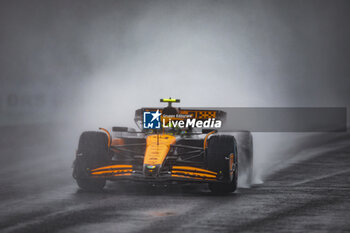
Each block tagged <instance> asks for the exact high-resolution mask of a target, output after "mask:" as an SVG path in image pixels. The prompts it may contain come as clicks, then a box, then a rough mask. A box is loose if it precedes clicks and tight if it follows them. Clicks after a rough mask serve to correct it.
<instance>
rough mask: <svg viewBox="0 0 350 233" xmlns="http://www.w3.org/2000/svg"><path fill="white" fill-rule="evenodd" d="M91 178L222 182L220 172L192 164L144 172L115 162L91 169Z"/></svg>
mask: <svg viewBox="0 0 350 233" xmlns="http://www.w3.org/2000/svg"><path fill="white" fill-rule="evenodd" d="M90 178H103V179H108V180H123V179H128V180H135V181H149V182H162V181H170V182H171V181H179V182H202V183H203V182H204V183H210V182H220V180H219V179H218V178H219V177H218V173H217V172H214V171H209V170H206V169H203V168H198V167H192V166H172V167H171V168H170V169H169V170H168V171H161V172H159V174H151V175H149V174H148V173H144V172H143V171H140V170H137V169H136V168H134V166H133V165H127V164H115V165H108V166H103V167H98V168H95V169H92V170H90Z"/></svg>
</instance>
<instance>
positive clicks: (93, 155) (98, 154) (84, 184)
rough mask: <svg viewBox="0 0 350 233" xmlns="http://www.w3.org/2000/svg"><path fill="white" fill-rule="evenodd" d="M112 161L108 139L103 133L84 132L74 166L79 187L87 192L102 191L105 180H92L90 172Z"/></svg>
mask: <svg viewBox="0 0 350 233" xmlns="http://www.w3.org/2000/svg"><path fill="white" fill-rule="evenodd" d="M109 159H110V156H109V149H108V137H107V135H106V134H105V133H103V132H95V131H87V132H83V133H82V134H81V135H80V138H79V145H78V150H77V157H76V159H75V161H74V165H73V177H74V178H75V179H76V181H77V184H78V186H79V187H80V188H81V189H83V190H87V191H98V190H102V189H103V188H104V186H105V184H106V180H105V179H103V178H91V177H90V174H89V173H90V170H91V169H93V168H95V167H98V166H101V165H104V164H106V163H107V162H108V160H109Z"/></svg>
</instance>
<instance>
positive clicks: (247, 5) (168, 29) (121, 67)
mask: <svg viewBox="0 0 350 233" xmlns="http://www.w3.org/2000/svg"><path fill="white" fill-rule="evenodd" d="M349 8H350V4H349V3H348V2H347V1H332V2H331V1H306V2H305V1H220V0H217V1H214V0H211V1H205V0H202V1H142V2H141V1H74V2H72V1H56V2H51V1H50V2H47V1H30V2H25V1H22V2H19V1H2V2H1V7H0V29H1V37H0V51H1V54H2V56H1V58H0V59H1V60H0V68H1V70H0V76H1V79H0V90H1V96H0V100H1V108H0V109H1V116H2V118H1V125H2V126H8V125H12V126H19V127H21V126H23V125H42V124H43V123H45V124H48V125H50V127H52V130H53V131H54V132H55V135H54V138H55V139H56V142H57V143H61V144H65V145H66V147H65V149H66V150H67V151H68V150H71V151H72V154H73V152H74V149H75V148H74V146H75V145H76V143H77V138H78V136H79V134H80V132H81V131H83V130H88V129H89V130H97V128H98V127H106V128H108V127H111V126H113V125H120V126H131V127H134V123H133V117H134V110H135V109H137V108H140V107H145V106H149V107H152V106H161V105H160V103H159V99H160V98H165V97H173V98H180V99H181V102H182V103H181V106H184V107H185V106H191V107H208V106H211V107H348V106H349V100H350V94H349V93H350V92H349V86H350V79H349V78H348V76H349V74H350V70H349V69H350V68H349V66H348V64H347V63H348V61H349V59H350V50H349V43H350V30H349V27H348V22H349V17H350V16H349V14H348V12H349V10H350V9H349ZM295 137H298V136H295V135H292V136H291V134H282V135H281V134H278V135H277V136H276V134H268V133H266V134H264V136H263V137H260V136H258V137H257V138H256V140H255V141H256V143H257V145H258V150H257V148H255V155H254V156H255V158H257V159H256V162H255V165H254V166H256V167H259V169H260V170H259V169H258V170H259V172H258V173H259V174H260V175H259V177H260V176H261V177H263V174H262V173H263V171H266V170H268V168H269V167H268V166H271V165H265V164H266V163H265V161H268V160H269V159H271V158H275V157H278V154H279V153H280V151H281V150H282V151H290V150H289V148H293V147H295V143H297V140H296V139H295ZM261 145H263V146H261ZM69 156H70V155H69ZM69 156H68V155H67V157H66V159H67V161H68V160H69V159H71V160H73V157H72V156H71V157H69ZM270 156H272V157H270ZM290 156H293V154H291V155H290ZM278 158H280V159H281V160H284V159H285V158H284V157H278ZM67 163H68V162H67Z"/></svg>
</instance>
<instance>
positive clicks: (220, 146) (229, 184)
mask: <svg viewBox="0 0 350 233" xmlns="http://www.w3.org/2000/svg"><path fill="white" fill-rule="evenodd" d="M232 154H233V156H232V157H231V156H230V155H232ZM237 158H238V154H237V145H236V140H235V138H234V137H233V136H231V135H214V136H212V137H210V139H209V141H208V148H207V156H206V163H207V168H208V170H211V171H216V172H217V173H218V174H219V177H218V179H220V180H221V181H222V183H210V184H209V185H208V187H209V189H210V190H211V191H212V192H213V193H231V192H234V191H235V190H236V188H237V177H238V163H237V161H238V160H237Z"/></svg>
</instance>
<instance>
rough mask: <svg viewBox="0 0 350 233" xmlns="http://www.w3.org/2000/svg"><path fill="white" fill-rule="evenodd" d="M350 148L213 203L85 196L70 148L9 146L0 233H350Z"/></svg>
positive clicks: (190, 196) (197, 196)
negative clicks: (73, 175)
mask: <svg viewBox="0 0 350 233" xmlns="http://www.w3.org/2000/svg"><path fill="white" fill-rule="evenodd" d="M347 142H348V141H347ZM5 143H6V142H5ZM347 145H350V144H346V143H345V144H344V145H343V146H342V147H337V149H330V150H328V151H326V152H322V153H321V152H320V154H319V155H318V156H317V157H314V158H311V159H309V160H306V161H302V162H295V163H293V164H291V165H290V166H287V167H285V168H284V169H282V170H279V171H277V172H275V173H273V174H272V175H270V176H268V177H267V178H266V179H265V180H264V183H263V184H257V185H254V186H253V187H251V188H240V189H238V191H237V192H236V193H233V194H231V195H227V196H215V195H212V194H211V193H209V192H208V190H207V189H206V188H205V186H201V185H199V186H189V187H179V186H170V187H157V188H154V187H151V186H148V185H143V184H134V185H130V184H117V183H109V184H108V186H107V189H106V190H105V191H104V192H102V193H86V192H83V191H80V190H78V189H77V187H76V185H75V183H74V182H73V180H72V178H71V168H70V167H69V166H70V163H71V161H70V159H69V158H72V154H73V153H72V152H71V151H69V150H68V148H69V147H67V149H63V150H62V145H60V146H59V148H55V147H56V146H57V145H55V144H54V143H53V144H45V145H33V144H31V143H28V144H27V145H26V146H22V147H20V148H17V147H14V146H10V145H4V144H3V145H2V147H1V167H2V170H1V172H0V184H1V191H0V232H36V233H39V232H153V233H154V232H182V233H184V232H349V231H350V217H349V216H350V195H349V194H350V176H349V175H350V166H349V165H350V156H349V154H350V148H349V146H347ZM63 147H64V146H63ZM69 149H70V148H69ZM50 151H56V155H55V156H53V155H52V154H51V153H49V152H50ZM68 153H70V155H67V154H68ZM18 155H22V156H20V158H21V159H17V158H18V157H16V156H18ZM58 155H59V156H58ZM24 156H28V157H26V158H24ZM255 156H257V154H256V153H255Z"/></svg>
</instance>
